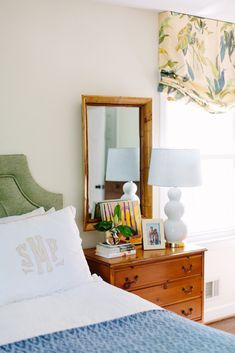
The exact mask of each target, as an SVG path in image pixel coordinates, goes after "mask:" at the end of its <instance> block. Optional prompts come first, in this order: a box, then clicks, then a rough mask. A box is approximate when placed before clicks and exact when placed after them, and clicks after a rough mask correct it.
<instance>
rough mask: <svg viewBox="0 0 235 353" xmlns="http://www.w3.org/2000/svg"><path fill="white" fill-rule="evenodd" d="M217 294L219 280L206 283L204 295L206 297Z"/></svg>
mask: <svg viewBox="0 0 235 353" xmlns="http://www.w3.org/2000/svg"><path fill="white" fill-rule="evenodd" d="M218 295H219V280H218V279H217V280H215V281H211V282H207V283H206V288H205V296H206V299H209V298H213V297H217V296H218Z"/></svg>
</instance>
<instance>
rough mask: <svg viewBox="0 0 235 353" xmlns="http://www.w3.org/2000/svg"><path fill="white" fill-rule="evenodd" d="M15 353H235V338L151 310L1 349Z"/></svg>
mask: <svg viewBox="0 0 235 353" xmlns="http://www.w3.org/2000/svg"><path fill="white" fill-rule="evenodd" d="M0 352H1V353H3V352H11V353H235V336H232V335H230V334H227V333H224V332H221V331H218V330H215V329H212V328H210V327H207V326H203V325H200V324H197V323H195V322H193V321H190V320H187V319H184V318H181V317H180V316H178V315H176V314H173V313H171V312H169V311H165V310H164V311H163V310H162V311H161V310H151V311H146V312H141V313H138V314H134V315H130V316H126V317H123V318H120V319H116V320H111V321H106V322H101V323H99V324H94V325H89V326H85V327H81V328H76V329H70V330H66V331H61V332H56V333H52V334H48V335H44V336H39V337H34V338H31V339H28V340H24V341H20V342H17V343H12V344H8V345H5V346H1V347H0Z"/></svg>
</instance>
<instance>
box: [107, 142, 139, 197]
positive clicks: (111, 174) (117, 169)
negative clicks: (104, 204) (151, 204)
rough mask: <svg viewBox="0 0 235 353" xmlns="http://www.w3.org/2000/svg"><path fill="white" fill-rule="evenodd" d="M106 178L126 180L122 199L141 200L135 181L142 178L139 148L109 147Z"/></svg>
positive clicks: (109, 179) (108, 179)
mask: <svg viewBox="0 0 235 353" xmlns="http://www.w3.org/2000/svg"><path fill="white" fill-rule="evenodd" d="M106 180H107V181H126V183H125V184H124V185H123V192H124V194H123V195H122V196H121V199H122V200H132V201H135V200H137V201H139V197H138V196H137V195H136V191H137V185H136V184H135V183H134V181H139V180H140V154H139V148H109V149H108V159H107V168H106Z"/></svg>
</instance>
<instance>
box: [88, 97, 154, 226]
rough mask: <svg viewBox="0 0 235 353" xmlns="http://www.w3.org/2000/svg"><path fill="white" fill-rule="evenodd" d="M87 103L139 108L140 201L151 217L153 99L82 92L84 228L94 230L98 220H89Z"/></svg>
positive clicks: (144, 214) (144, 215)
mask: <svg viewBox="0 0 235 353" xmlns="http://www.w3.org/2000/svg"><path fill="white" fill-rule="evenodd" d="M87 106H112V107H138V108H139V111H140V119H139V121H140V128H139V133H140V195H141V196H140V200H141V211H142V216H143V217H144V218H152V207H153V206H152V186H151V185H148V173H149V164H150V158H151V151H152V98H137V97H106V96H90V95H89V96H86V95H82V129H83V158H84V199H83V211H84V214H83V229H84V231H90V230H94V229H95V228H94V226H95V224H96V223H97V220H91V219H89V213H88V207H89V200H88V183H89V167H88V122H87Z"/></svg>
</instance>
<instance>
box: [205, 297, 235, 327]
mask: <svg viewBox="0 0 235 353" xmlns="http://www.w3.org/2000/svg"><path fill="white" fill-rule="evenodd" d="M205 306H206V302H205ZM233 315H235V302H232V303H229V304H224V305H220V306H217V307H214V308H210V309H205V312H204V323H209V322H213V321H216V320H220V319H222V318H225V317H230V316H233Z"/></svg>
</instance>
